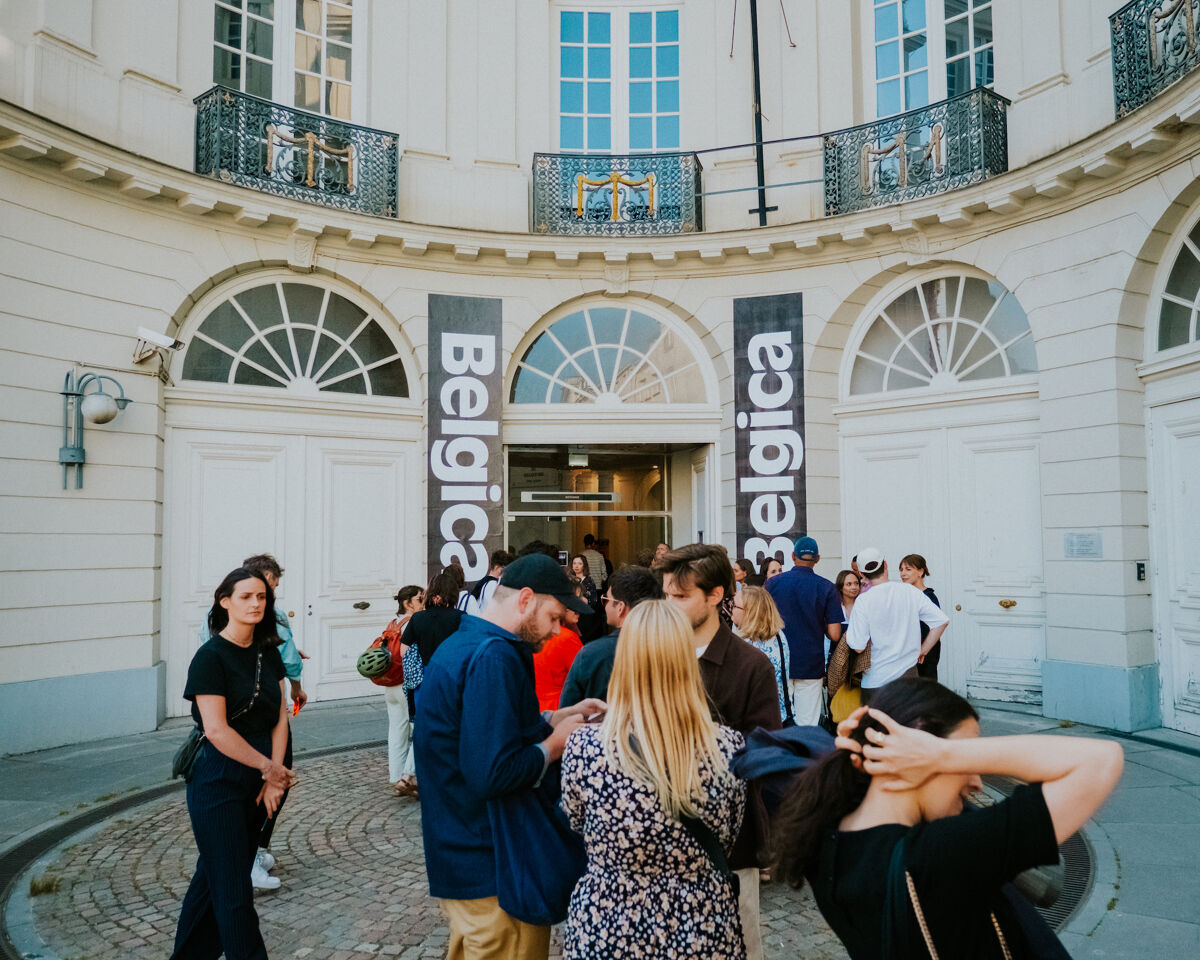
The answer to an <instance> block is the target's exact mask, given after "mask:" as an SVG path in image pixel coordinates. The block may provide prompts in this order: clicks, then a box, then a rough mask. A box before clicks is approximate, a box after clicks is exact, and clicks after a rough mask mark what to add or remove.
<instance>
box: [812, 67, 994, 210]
mask: <svg viewBox="0 0 1200 960" xmlns="http://www.w3.org/2000/svg"><path fill="white" fill-rule="evenodd" d="M1008 104H1009V101H1008V100H1006V99H1005V98H1004V97H1002V96H1000V95H999V94H998V93H994V92H993V91H991V90H989V89H987V88H986V87H976V88H975V89H974V90H969V91H967V92H966V93H963V94H959V95H958V96H957V97H952V98H951V99H949V100H942V101H940V102H939V103H932V104H930V105H929V106H927V107H921V108H920V109H917V110H910V111H908V113H901V114H897V115H896V116H894V117H886V118H884V119H882V120H876V121H874V122H872V123H864V124H862V125H861V126H857V127H850V128H848V129H846V130H838V131H837V132H835V133H827V134H825V136H824V137H823V140H824V145H825V150H824V159H825V215H826V216H827V217H832V216H835V215H837V214H839V213H852V212H853V211H855V210H867V209H869V208H871V207H880V206H885V205H887V204H892V203H902V202H904V201H906V200H915V199H918V198H920V197H928V196H932V195H934V194H937V193H944V192H945V191H947V190H957V189H958V188H960V187H966V186H969V185H970V184H973V183H978V182H980V181H981V180H986V179H988V178H989V177H994V176H996V175H997V174H999V173H1004V172H1005V171H1006V170H1008V122H1007V110H1008Z"/></svg>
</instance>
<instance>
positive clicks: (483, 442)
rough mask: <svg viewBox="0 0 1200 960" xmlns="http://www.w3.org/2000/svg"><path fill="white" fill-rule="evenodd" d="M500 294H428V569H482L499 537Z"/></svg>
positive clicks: (473, 576) (475, 574) (473, 575)
mask: <svg viewBox="0 0 1200 960" xmlns="http://www.w3.org/2000/svg"><path fill="white" fill-rule="evenodd" d="M500 310H501V303H500V301H499V300H490V299H484V298H482V297H448V296H441V295H439V294H430V295H429V450H428V458H427V462H428V464H429V482H428V489H429V510H428V517H429V570H430V574H431V575H432V574H434V573H437V572H439V571H440V570H441V569H442V567H444V566H446V565H448V564H450V563H452V562H453V561H455V560H457V561H458V562H459V563H461V564H462V568H463V573H464V574H465V576H466V579H467V581H468V582H470V581H472V580H478V579H479V578H480V577H483V576H486V575H487V572H488V567H489V562H488V559H489V556H490V555H491V552H492V551H493V550H497V549H499V548H500V546H501V542H502V539H503V538H502V535H501V534H502V527H501V523H502V516H501V500H502V486H501V485H502V483H503V472H504V463H503V455H502V448H501V438H500V394H501V392H502V391H503V389H504V387H503V371H502V370H501V365H500Z"/></svg>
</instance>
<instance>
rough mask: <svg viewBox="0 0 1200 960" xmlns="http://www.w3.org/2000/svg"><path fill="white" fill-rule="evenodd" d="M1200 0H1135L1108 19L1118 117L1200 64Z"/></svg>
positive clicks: (1151, 98)
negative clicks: (1199, 37) (1199, 39)
mask: <svg viewBox="0 0 1200 960" xmlns="http://www.w3.org/2000/svg"><path fill="white" fill-rule="evenodd" d="M1198 20H1200V0H1133V2H1132V3H1127V4H1125V6H1123V7H1122V8H1121V9H1120V10H1118V11H1117V12H1116V13H1114V14H1113V15H1112V16H1110V17H1109V18H1108V23H1109V28H1110V29H1111V30H1112V68H1113V100H1114V103H1115V106H1116V112H1117V119H1118V120H1120V119H1121V118H1122V117H1123V116H1125V115H1126V114H1128V113H1130V112H1131V111H1133V110H1136V109H1137V108H1138V107H1140V106H1142V105H1143V104H1146V103H1149V102H1150V101H1151V100H1153V99H1154V98H1155V97H1157V96H1158V95H1159V94H1160V93H1161V92H1162V91H1163V90H1165V89H1166V88H1167V87H1169V86H1170V85H1171V84H1173V83H1174V82H1175V81H1176V80H1178V79H1180V78H1181V77H1183V76H1186V75H1187V74H1189V73H1191V72H1192V71H1193V70H1195V69H1196V67H1197V66H1200V44H1198V43H1197V38H1196V30H1197V21H1198Z"/></svg>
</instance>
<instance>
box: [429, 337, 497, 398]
mask: <svg viewBox="0 0 1200 960" xmlns="http://www.w3.org/2000/svg"><path fill="white" fill-rule="evenodd" d="M442 368H443V369H444V370H445V371H446V372H447V373H452V374H455V375H459V374H463V373H477V374H479V375H480V376H481V377H486V376H488V375H490V374H491V372H492V371H493V370H495V369H496V338H495V337H489V336H481V335H478V334H470V333H443V334H442ZM484 394H485V395H486V394H487V388H486V387H485V388H484Z"/></svg>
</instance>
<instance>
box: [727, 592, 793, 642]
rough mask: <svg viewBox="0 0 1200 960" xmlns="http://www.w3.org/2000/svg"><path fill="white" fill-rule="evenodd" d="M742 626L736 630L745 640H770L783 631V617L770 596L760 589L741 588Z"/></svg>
mask: <svg viewBox="0 0 1200 960" xmlns="http://www.w3.org/2000/svg"><path fill="white" fill-rule="evenodd" d="M738 596H739V597H740V598H741V600H742V608H743V611H744V612H743V613H742V624H741V626H740V627H739V628H738V629H739V630H740V631H741V633H742V636H743V637H745V638H746V639H747V640H770V639H771V638H772V637H774V636H776V635H777V634H778V633H779V631H780V630H782V629H783V617H781V616H780V615H779V608H778V607H777V606H775V601H774V600H772V599H771V595H770V594H769V593H767V591H766V590H764V589H763V588H762V587H742V589H741V592H740V593H739V594H738Z"/></svg>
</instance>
